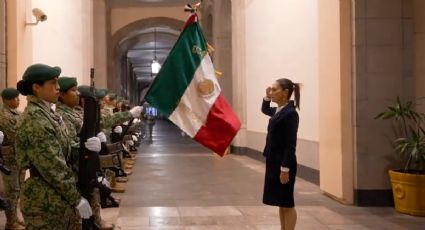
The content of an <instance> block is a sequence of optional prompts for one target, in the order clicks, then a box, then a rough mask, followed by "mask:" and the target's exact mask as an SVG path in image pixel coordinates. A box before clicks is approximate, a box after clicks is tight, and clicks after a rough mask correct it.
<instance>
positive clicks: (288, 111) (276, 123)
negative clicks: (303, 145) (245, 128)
mask: <svg viewBox="0 0 425 230" xmlns="http://www.w3.org/2000/svg"><path fill="white" fill-rule="evenodd" d="M276 109H277V108H276V107H270V101H266V100H263V104H262V106H261V111H262V112H263V113H264V114H266V115H268V116H270V117H271V118H270V120H269V125H268V127H267V139H266V146H265V147H264V152H263V155H264V156H265V157H266V158H267V159H268V160H273V161H277V162H280V165H281V166H282V167H287V168H289V169H291V171H292V170H294V171H296V167H297V158H296V156H295V150H296V146H297V132H298V123H299V117H298V113H297V111H296V108H295V106H294V102H293V101H290V102H289V103H288V104H287V105H286V106H285V107H284V108H283V109H281V110H280V111H279V112H277V113H275V112H276Z"/></svg>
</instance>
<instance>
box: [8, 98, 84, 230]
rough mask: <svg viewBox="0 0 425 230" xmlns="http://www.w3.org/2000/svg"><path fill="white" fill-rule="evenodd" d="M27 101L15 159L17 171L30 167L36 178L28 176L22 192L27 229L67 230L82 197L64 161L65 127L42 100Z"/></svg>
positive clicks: (22, 204)
mask: <svg viewBox="0 0 425 230" xmlns="http://www.w3.org/2000/svg"><path fill="white" fill-rule="evenodd" d="M27 101H28V105H27V107H26V109H25V111H24V113H23V114H22V117H21V118H20V120H19V121H18V125H17V127H18V129H17V133H16V143H15V147H16V158H17V163H18V166H19V168H20V169H28V168H30V167H31V168H33V169H36V171H38V174H39V175H31V177H30V178H29V179H28V180H26V181H25V182H24V183H23V186H22V189H21V194H20V195H21V210H22V213H23V215H24V218H25V222H26V229H27V230H31V229H55V230H61V229H68V227H69V225H70V221H71V216H73V215H74V214H75V212H76V210H75V209H74V207H75V206H76V205H77V204H78V202H79V201H80V198H81V195H80V194H79V192H78V190H77V187H76V180H75V178H74V175H73V173H72V170H71V168H69V167H68V166H67V164H66V161H65V156H66V155H67V154H68V153H69V151H70V148H71V147H70V140H68V138H67V135H68V133H67V130H66V126H65V125H64V124H63V121H62V119H61V118H60V116H59V115H57V114H56V113H54V112H52V111H51V110H50V108H49V106H48V105H47V104H46V103H45V102H44V101H42V100H41V99H39V98H37V97H35V96H28V97H27Z"/></svg>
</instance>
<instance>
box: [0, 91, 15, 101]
mask: <svg viewBox="0 0 425 230" xmlns="http://www.w3.org/2000/svg"><path fill="white" fill-rule="evenodd" d="M17 96H19V91H18V90H17V89H15V88H6V89H4V90H3V91H1V97H2V98H3V99H6V100H10V99H13V98H15V97H17Z"/></svg>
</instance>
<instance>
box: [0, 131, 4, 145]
mask: <svg viewBox="0 0 425 230" xmlns="http://www.w3.org/2000/svg"><path fill="white" fill-rule="evenodd" d="M3 140H4V134H3V132H2V131H0V145H1V144H3Z"/></svg>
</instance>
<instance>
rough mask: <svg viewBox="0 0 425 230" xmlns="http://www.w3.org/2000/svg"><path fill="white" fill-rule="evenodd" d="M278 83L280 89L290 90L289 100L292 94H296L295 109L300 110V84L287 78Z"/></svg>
mask: <svg viewBox="0 0 425 230" xmlns="http://www.w3.org/2000/svg"><path fill="white" fill-rule="evenodd" d="M276 82H277V83H278V84H279V86H280V88H282V90H285V89H287V90H288V100H289V99H290V98H291V96H292V93H294V92H295V94H294V98H295V107H297V108H298V110H300V84H299V83H293V82H292V81H291V80H289V79H286V78H280V79H278V80H276Z"/></svg>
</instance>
